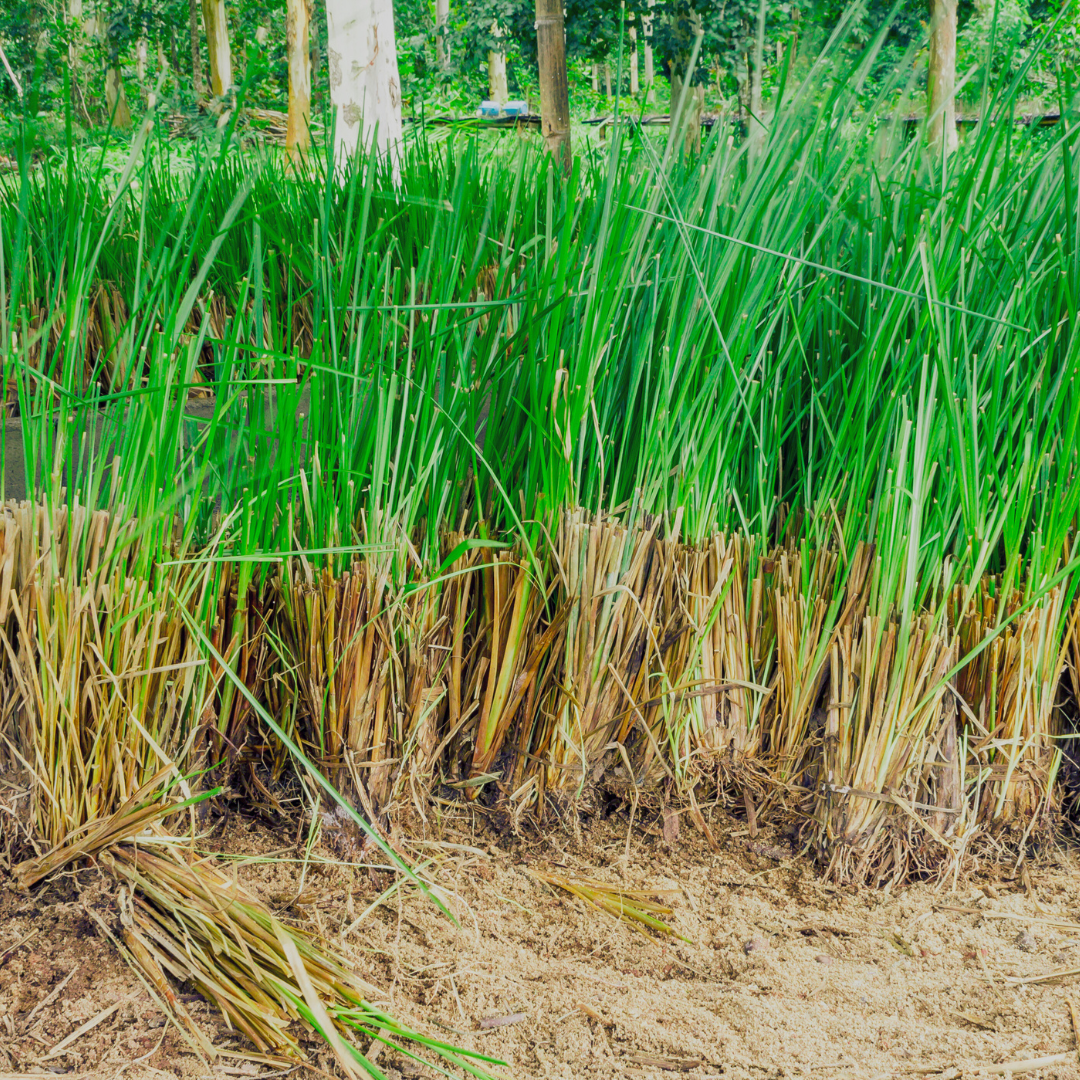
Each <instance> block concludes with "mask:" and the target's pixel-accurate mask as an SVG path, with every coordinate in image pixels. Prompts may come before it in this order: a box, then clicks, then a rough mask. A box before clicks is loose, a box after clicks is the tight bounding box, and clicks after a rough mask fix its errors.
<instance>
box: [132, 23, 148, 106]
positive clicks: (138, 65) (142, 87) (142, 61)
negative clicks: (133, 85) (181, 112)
mask: <svg viewBox="0 0 1080 1080" xmlns="http://www.w3.org/2000/svg"><path fill="white" fill-rule="evenodd" d="M147 51H148V46H147V43H146V38H145V37H144V36H142V35H140V36H139V40H138V41H137V42H135V78H136V79H137V80H138V82H139V95H140V96H141V97H142V99H143V100H144V101H146V100H147V97H146V58H147ZM151 104H152V102H151Z"/></svg>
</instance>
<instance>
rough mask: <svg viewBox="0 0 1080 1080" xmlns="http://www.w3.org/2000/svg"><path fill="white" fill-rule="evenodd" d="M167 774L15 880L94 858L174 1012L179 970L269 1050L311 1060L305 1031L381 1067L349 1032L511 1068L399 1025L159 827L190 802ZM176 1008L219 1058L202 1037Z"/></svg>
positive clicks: (473, 1067) (331, 962)
mask: <svg viewBox="0 0 1080 1080" xmlns="http://www.w3.org/2000/svg"><path fill="white" fill-rule="evenodd" d="M161 779H162V777H158V778H155V782H154V783H153V784H151V785H148V786H147V788H146V789H144V790H142V791H140V792H138V793H136V795H135V796H133V798H132V799H131V800H130V801H129V803H127V804H125V806H123V807H121V808H120V810H118V811H117V812H116V813H115V814H113V815H112V816H111V817H110V818H108V819H105V820H101V821H99V822H96V823H94V824H92V825H91V826H90V827H89V828H88V829H85V830H83V831H82V832H81V833H80V835H78V836H76V837H73V838H71V839H69V840H68V842H66V843H65V844H63V845H61V846H60V847H58V848H56V849H54V850H53V851H51V852H49V853H47V854H46V855H44V856H42V857H40V858H36V859H32V860H28V861H27V862H25V863H21V864H19V865H18V866H17V867H16V868H15V873H16V880H17V881H18V882H19V884H20V885H21V886H22V887H23V888H27V887H30V886H31V885H33V884H35V883H37V882H38V881H41V880H42V879H43V878H44V877H46V876H48V875H49V874H52V873H55V872H56V871H58V870H61V869H63V868H64V867H65V866H67V865H70V864H71V863H73V862H76V861H81V860H84V859H87V858H92V859H95V860H96V862H97V864H98V865H99V866H100V867H102V868H103V869H104V870H105V871H107V872H108V873H109V874H110V875H111V876H112V877H113V878H114V879H115V880H116V881H117V882H118V883H120V884H121V885H122V886H124V889H125V891H124V893H123V895H122V902H121V909H122V921H123V936H124V941H125V943H126V945H127V946H128V948H129V949H130V951H131V952H132V954H133V956H134V958H135V960H136V961H137V962H138V964H139V965H140V967H141V968H142V969H143V971H144V972H145V973H146V975H147V976H148V977H149V979H150V980H151V982H152V984H153V985H154V986H155V987H156V988H157V990H158V991H159V992H160V993H161V994H162V996H163V997H164V999H165V1000H166V1002H168V1004H169V1005H170V1006H171V1007H172V1008H174V1009H177V1001H176V998H175V995H174V993H173V991H172V988H171V984H170V982H169V979H170V978H171V979H173V980H176V981H177V982H179V983H190V984H191V985H193V986H194V987H195V988H196V989H197V990H198V992H199V993H200V994H202V995H203V996H204V997H205V998H206V999H207V1000H208V1001H211V1002H212V1003H214V1004H215V1005H216V1006H217V1007H218V1008H219V1009H220V1010H221V1013H222V1015H223V1016H224V1017H225V1020H226V1022H227V1023H228V1025H229V1026H230V1027H231V1028H234V1029H235V1030H237V1031H239V1032H241V1033H242V1034H243V1035H245V1036H246V1037H247V1038H248V1040H249V1041H250V1042H251V1043H252V1045H253V1046H254V1047H255V1048H256V1050H258V1051H259V1052H260V1053H262V1054H265V1055H267V1056H269V1057H271V1058H276V1059H277V1060H280V1061H282V1062H285V1063H289V1062H298V1061H299V1062H305V1061H307V1060H308V1058H307V1053H306V1051H305V1049H304V1047H303V1045H302V1043H301V1041H300V1034H301V1031H302V1030H306V1031H307V1032H308V1033H309V1034H318V1035H320V1036H321V1037H322V1038H324V1039H325V1040H326V1042H327V1043H328V1044H329V1045H330V1047H331V1048H332V1049H333V1051H334V1053H335V1055H336V1057H337V1059H338V1062H339V1064H340V1065H341V1066H342V1068H343V1069H344V1070H345V1072H346V1074H347V1075H349V1076H356V1075H359V1074H361V1073H366V1074H368V1075H370V1076H372V1077H382V1076H383V1073H382V1071H381V1070H380V1069H379V1068H378V1067H377V1066H376V1065H375V1064H374V1062H373V1061H372V1060H369V1058H367V1057H366V1056H365V1055H364V1054H362V1053H360V1051H359V1050H357V1048H356V1047H355V1046H354V1045H353V1043H352V1042H351V1041H350V1039H349V1038H347V1037H346V1036H348V1035H352V1036H356V1035H363V1036H365V1037H367V1038H368V1039H372V1040H375V1041H377V1042H381V1043H385V1044H386V1045H387V1046H390V1047H393V1048H394V1049H396V1050H397V1051H398V1052H399V1053H401V1054H403V1055H405V1056H406V1057H409V1058H412V1059H414V1060H416V1061H418V1062H422V1063H424V1064H426V1065H429V1066H431V1067H433V1068H435V1069H437V1071H439V1072H442V1073H443V1074H444V1075H449V1074H448V1073H446V1072H445V1070H444V1069H442V1068H441V1067H440V1066H439V1065H438V1063H437V1061H433V1060H431V1057H430V1056H431V1055H433V1056H434V1057H435V1058H437V1059H442V1060H443V1061H445V1062H447V1063H449V1064H453V1065H455V1066H458V1067H460V1068H462V1069H464V1070H465V1071H466V1072H468V1073H470V1074H471V1075H473V1076H477V1077H484V1076H488V1075H489V1074H488V1072H487V1070H486V1069H484V1068H483V1066H484V1065H503V1064H505V1063H504V1062H502V1061H499V1060H498V1059H496V1058H492V1057H490V1056H487V1055H483V1054H478V1053H475V1052H473V1051H469V1050H461V1049H458V1048H455V1047H453V1046H450V1045H448V1044H446V1043H444V1042H441V1041H440V1040H437V1039H432V1038H430V1037H427V1036H424V1035H422V1034H420V1033H419V1032H416V1031H414V1030H411V1029H410V1028H408V1027H406V1026H404V1025H402V1024H400V1023H399V1022H398V1021H396V1020H395V1019H393V1018H392V1017H391V1016H389V1015H388V1014H387V1013H386V1012H384V1011H383V1010H381V1009H379V1008H378V1007H376V1006H375V1005H373V1004H371V999H373V998H377V997H378V994H379V992H378V990H377V989H376V988H375V987H373V986H371V985H370V984H368V983H366V982H364V981H363V980H361V979H359V978H358V977H357V976H356V975H355V974H354V973H353V972H352V971H351V970H350V968H349V966H348V964H347V962H346V961H345V960H343V959H342V958H340V957H338V956H336V955H335V954H334V953H333V952H332V951H330V950H328V949H327V948H326V947H325V946H323V945H321V944H319V943H318V942H316V941H315V940H314V939H312V938H311V937H310V936H309V935H307V934H304V933H302V932H300V931H298V930H295V929H293V928H291V927H289V926H287V925H286V924H285V923H283V922H281V920H279V919H278V918H277V917H276V916H274V915H273V913H272V912H271V911H270V910H269V909H268V908H267V907H266V905H265V904H263V903H262V902H261V901H259V900H258V899H257V898H256V897H254V896H252V895H251V894H250V893H249V892H247V890H245V889H244V888H243V887H242V886H241V885H240V884H239V882H238V881H236V880H235V879H233V878H230V877H229V876H228V875H227V874H225V873H224V872H223V871H222V870H220V869H218V868H217V867H216V866H214V865H213V864H212V863H208V862H206V861H205V860H194V859H193V858H192V857H191V856H190V855H189V854H188V853H187V852H186V851H185V850H184V848H183V846H182V845H181V844H180V843H178V842H177V841H176V840H175V838H172V837H169V836H168V835H167V834H165V833H164V832H163V831H162V830H161V829H160V828H155V823H156V822H158V821H159V820H160V819H162V818H164V817H166V816H168V815H171V814H174V813H175V812H176V811H178V810H182V809H184V808H185V807H186V806H187V805H190V801H189V802H184V803H175V802H168V801H164V800H162V799H161V798H160V796H159V795H158V793H156V792H155V791H154V788H156V787H157V783H158V782H159V781H160V780H161ZM178 1011H179V1012H180V1014H181V1017H182V1018H183V1020H184V1021H185V1023H186V1025H187V1026H188V1027H189V1029H190V1030H191V1031H192V1033H193V1035H194V1036H195V1037H196V1039H197V1040H198V1043H199V1045H200V1046H201V1047H202V1048H203V1049H204V1051H207V1052H208V1053H210V1054H211V1056H213V1053H214V1051H213V1048H212V1046H211V1044H210V1043H209V1042H208V1040H207V1039H206V1038H205V1036H203V1035H202V1034H201V1033H200V1032H199V1031H198V1030H197V1029H196V1028H195V1026H194V1024H193V1023H192V1021H191V1020H190V1018H189V1017H188V1016H187V1014H186V1013H184V1012H183V1010H178ZM404 1044H410V1045H411V1046H415V1047H416V1048H417V1050H418V1051H419V1052H417V1051H415V1050H413V1049H411V1048H410V1045H404ZM424 1054H427V1055H429V1056H428V1057H425V1056H424Z"/></svg>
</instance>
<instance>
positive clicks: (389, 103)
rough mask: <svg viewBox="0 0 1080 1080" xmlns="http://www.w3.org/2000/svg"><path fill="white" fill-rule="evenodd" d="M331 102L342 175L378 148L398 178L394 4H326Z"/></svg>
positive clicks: (344, 0)
mask: <svg viewBox="0 0 1080 1080" xmlns="http://www.w3.org/2000/svg"><path fill="white" fill-rule="evenodd" d="M326 33H327V53H328V60H329V66H330V100H331V102H332V104H333V106H334V151H335V155H336V158H337V165H338V169H339V170H340V169H342V168H343V167H344V165H345V163H346V162H347V161H348V159H349V158H350V157H352V155H353V154H355V153H356V152H357V149H366V148H368V147H370V146H371V145H372V143H374V144H375V145H376V148H377V150H378V152H379V153H381V154H389V155H390V156H391V158H392V160H393V162H394V175H395V176H397V172H398V164H397V163H398V155H399V153H400V147H401V137H402V125H401V79H400V77H399V75H398V61H397V43H396V41H395V39H394V5H393V0H326Z"/></svg>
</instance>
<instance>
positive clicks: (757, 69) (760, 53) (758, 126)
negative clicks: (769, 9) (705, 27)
mask: <svg viewBox="0 0 1080 1080" xmlns="http://www.w3.org/2000/svg"><path fill="white" fill-rule="evenodd" d="M764 62H765V5H764V4H762V5H761V6H760V7H759V8H758V25H757V39H756V40H755V42H754V51H753V53H751V56H750V117H749V120H748V126H749V131H748V134H749V143H750V146H749V153H750V166H751V168H753V165H754V162H755V161H757V159H758V157H759V156H760V155H761V150H762V148H763V147H764V145H765V134H766V132H765V118H764V116H762V114H761V79H762V70H761V69H762V66H763V64H764Z"/></svg>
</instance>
